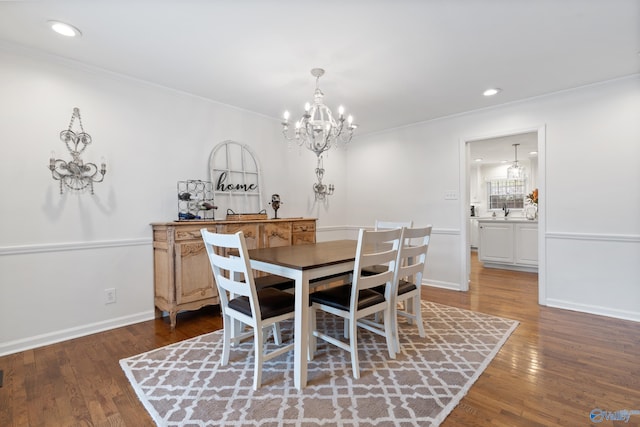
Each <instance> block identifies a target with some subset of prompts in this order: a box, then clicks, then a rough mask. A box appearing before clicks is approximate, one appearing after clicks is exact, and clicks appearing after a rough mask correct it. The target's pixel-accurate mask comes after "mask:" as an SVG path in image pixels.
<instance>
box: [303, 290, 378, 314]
mask: <svg viewBox="0 0 640 427" xmlns="http://www.w3.org/2000/svg"><path fill="white" fill-rule="evenodd" d="M309 299H310V301H311V302H315V303H319V304H325V305H328V306H329V307H333V308H337V309H339V310H345V311H348V310H349V309H350V306H349V304H350V302H351V284H348V285H343V286H336V287H335V288H329V289H326V290H324V291H318V292H314V293H312V294H311V295H309ZM382 302H384V295H381V294H379V293H378V292H375V291H372V290H371V289H363V290H361V291H360V295H359V297H358V310H362V309H364V308H367V307H371V306H372V305H376V304H380V303H382Z"/></svg>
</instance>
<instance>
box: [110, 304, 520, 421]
mask: <svg viewBox="0 0 640 427" xmlns="http://www.w3.org/2000/svg"><path fill="white" fill-rule="evenodd" d="M422 310H423V317H424V319H425V320H426V321H425V330H426V333H427V336H426V338H420V336H419V335H418V332H417V328H415V326H412V325H408V324H406V323H402V324H401V326H402V327H401V328H400V339H401V343H402V346H403V347H402V350H403V352H402V353H401V354H399V355H398V356H397V359H396V360H388V359H387V357H388V354H387V351H386V344H385V342H384V338H383V337H380V336H378V335H375V334H371V333H369V332H368V331H366V330H363V329H360V330H359V358H360V370H361V377H360V379H358V380H355V379H353V377H352V372H351V363H350V359H349V355H348V353H346V352H344V351H342V350H341V349H339V348H337V347H335V346H331V345H328V344H326V343H323V342H322V341H321V340H319V341H318V353H317V354H316V356H315V359H314V360H313V361H312V362H310V364H309V374H308V377H309V382H308V386H307V387H306V388H305V389H304V390H302V391H298V390H296V389H295V388H294V387H293V376H292V372H293V352H289V353H287V354H284V355H282V356H280V357H278V358H276V359H272V360H271V361H268V362H266V363H265V365H264V372H263V385H262V387H261V388H260V389H259V390H258V391H253V389H252V380H253V345H252V343H251V342H245V343H243V344H242V345H240V346H239V347H238V348H236V349H232V350H231V357H230V363H229V365H228V366H225V367H221V366H220V364H219V361H220V356H221V353H222V331H217V332H213V333H210V334H206V335H202V336H199V337H196V338H192V339H189V340H186V341H182V342H179V343H176V344H172V345H169V346H167V347H163V348H160V349H157V350H153V351H150V352H147V353H143V354H139V355H137V356H133V357H129V358H127V359H123V360H121V361H120V365H121V366H122V369H123V370H124V372H125V374H126V375H127V377H128V379H129V381H130V382H131V384H132V386H133V388H134V390H135V391H136V393H137V394H138V397H139V398H140V400H141V401H142V403H143V405H144V407H145V408H146V409H147V411H148V412H149V414H150V415H151V417H152V418H153V420H154V421H155V422H156V424H157V425H158V426H181V427H183V426H263V427H284V426H299V427H310V426H320V425H336V426H349V427H352V426H430V425H431V426H437V425H439V424H440V423H441V422H442V421H443V420H444V419H445V417H446V416H447V415H448V414H449V413H450V412H451V411H452V410H453V408H454V407H455V406H456V405H457V404H458V402H460V400H461V399H462V397H464V395H465V394H466V393H467V391H468V390H469V388H470V387H471V385H472V384H473V383H474V382H475V381H476V380H477V379H478V377H479V376H480V374H481V373H482V372H483V371H484V369H485V368H486V367H487V366H488V365H489V363H490V362H491V360H492V359H493V358H494V356H495V355H496V354H497V353H498V351H499V350H500V347H502V345H503V344H504V343H505V341H506V340H507V338H508V337H509V335H511V333H512V332H513V331H514V330H515V328H516V327H517V326H518V322H515V321H513V320H508V319H502V318H498V317H493V316H488V315H485V314H480V313H475V312H472V311H468V310H461V309H458V308H454V307H448V306H444V305H439V304H434V303H429V302H423V303H422ZM330 319H333V317H330ZM318 321H319V322H320V321H322V320H321V319H320V313H319V318H318ZM325 324H326V328H327V329H329V328H332V329H335V330H337V331H342V322H341V321H339V320H336V321H333V320H327V321H326V323H325ZM291 326H292V325H291V324H285V325H283V328H282V333H283V339H284V340H287V339H291ZM271 342H273V341H272V340H271Z"/></svg>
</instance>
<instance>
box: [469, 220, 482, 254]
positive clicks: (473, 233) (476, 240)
mask: <svg viewBox="0 0 640 427" xmlns="http://www.w3.org/2000/svg"><path fill="white" fill-rule="evenodd" d="M469 237H470V239H469V244H470V246H471V249H478V245H479V244H480V234H479V228H478V219H477V218H471V219H469Z"/></svg>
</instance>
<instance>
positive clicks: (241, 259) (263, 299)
mask: <svg viewBox="0 0 640 427" xmlns="http://www.w3.org/2000/svg"><path fill="white" fill-rule="evenodd" d="M200 233H201V234H202V239H203V241H204V244H205V248H206V250H207V254H208V255H209V261H210V263H211V269H212V270H213V275H214V279H215V282H216V285H217V287H218V296H219V298H220V307H221V310H222V318H223V347H222V361H221V365H222V366H225V365H227V364H228V363H229V352H230V347H231V345H232V343H237V342H239V341H241V340H243V339H245V338H247V337H250V336H252V335H253V340H254V355H255V356H254V357H255V362H254V374H253V389H254V390H257V389H258V387H260V385H261V384H262V365H263V362H264V361H267V360H270V359H272V358H274V357H277V356H280V355H281V354H283V353H285V352H287V351H290V350H292V349H293V343H290V344H288V345H284V346H281V347H280V348H278V349H276V350H273V351H270V352H268V351H267V348H266V343H265V339H264V331H263V330H264V329H267V328H269V327H274V328H275V327H276V326H277V324H278V323H279V322H282V321H283V320H287V319H293V317H294V307H295V297H294V295H293V294H292V293H289V292H285V291H282V290H280V289H276V288H275V287H264V288H262V289H257V288H256V284H255V280H254V274H253V269H252V268H251V265H250V260H249V256H248V253H247V245H246V242H245V238H244V234H243V233H242V231H239V232H237V233H235V234H217V233H211V232H209V231H207V230H206V229H205V228H203V229H201V230H200ZM230 252H231V253H233V256H230V255H229V253H230ZM236 321H237V322H240V323H242V324H244V325H247V326H249V327H251V330H249V331H247V332H238V331H239V329H240V328H236V327H235V324H234V322H236ZM277 333H278V334H279V330H278V332H277ZM274 336H275V338H276V344H280V343H279V341H280V340H279V338H280V337H279V336H276V334H275V333H274Z"/></svg>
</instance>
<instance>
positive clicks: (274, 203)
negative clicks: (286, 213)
mask: <svg viewBox="0 0 640 427" xmlns="http://www.w3.org/2000/svg"><path fill="white" fill-rule="evenodd" d="M269 204H270V205H271V207H272V208H273V212H274V216H273V219H278V209H280V205H281V204H282V202H281V201H280V195H279V194H272V195H271V201H270V202H269Z"/></svg>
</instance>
